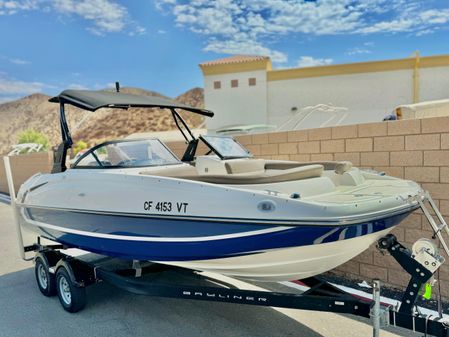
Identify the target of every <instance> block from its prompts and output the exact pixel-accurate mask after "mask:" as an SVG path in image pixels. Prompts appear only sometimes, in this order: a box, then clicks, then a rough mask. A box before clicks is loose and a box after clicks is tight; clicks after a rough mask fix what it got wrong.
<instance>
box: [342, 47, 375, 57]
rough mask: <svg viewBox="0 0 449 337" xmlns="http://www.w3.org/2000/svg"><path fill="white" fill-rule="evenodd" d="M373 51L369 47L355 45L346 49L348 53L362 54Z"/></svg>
mask: <svg viewBox="0 0 449 337" xmlns="http://www.w3.org/2000/svg"><path fill="white" fill-rule="evenodd" d="M371 53H372V51H371V50H370V49H368V48H364V47H354V48H350V49H348V50H347V51H346V54H347V55H350V56H352V55H360V54H371Z"/></svg>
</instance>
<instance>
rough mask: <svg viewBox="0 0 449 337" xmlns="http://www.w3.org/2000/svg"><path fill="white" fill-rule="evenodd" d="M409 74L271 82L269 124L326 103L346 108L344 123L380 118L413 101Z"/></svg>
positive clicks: (371, 74) (279, 121)
mask: <svg viewBox="0 0 449 337" xmlns="http://www.w3.org/2000/svg"><path fill="white" fill-rule="evenodd" d="M412 76H413V71H411V70H396V71H383V72H372V73H360V74H351V75H336V76H323V77H309V78H298V79H289V80H280V81H270V82H268V115H269V119H268V123H270V124H274V125H280V124H281V123H282V122H283V121H285V120H287V119H288V118H290V117H291V116H292V112H291V108H292V107H297V108H298V110H300V109H302V108H304V107H306V106H313V105H317V104H329V103H331V104H333V105H335V106H339V107H346V108H348V111H349V113H350V117H348V118H347V119H346V121H345V122H344V123H345V124H347V123H349V122H350V123H351V124H357V123H368V122H373V121H381V120H382V118H383V117H384V116H385V115H387V114H389V113H391V112H392V111H393V109H394V107H395V106H397V105H399V104H405V103H412V102H413V96H412V95H413V89H412V84H413V80H412ZM444 82H446V83H447V84H449V79H445V80H444V81H442V82H440V83H444ZM447 97H449V95H447ZM206 106H207V105H206ZM318 125H319V124H318Z"/></svg>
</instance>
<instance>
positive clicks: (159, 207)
mask: <svg viewBox="0 0 449 337" xmlns="http://www.w3.org/2000/svg"><path fill="white" fill-rule="evenodd" d="M187 206H189V203H188V202H171V201H145V202H144V203H143V209H144V210H145V211H156V212H160V213H173V212H174V213H186V212H187Z"/></svg>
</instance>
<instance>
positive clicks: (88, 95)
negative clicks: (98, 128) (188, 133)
mask: <svg viewBox="0 0 449 337" xmlns="http://www.w3.org/2000/svg"><path fill="white" fill-rule="evenodd" d="M49 101H50V102H52V103H66V104H71V105H74V106H76V107H78V108H81V109H85V110H89V111H95V110H97V109H100V108H122V109H127V108H132V107H138V108H166V109H176V108H179V109H183V110H187V111H190V112H193V113H197V114H200V115H203V116H208V117H213V115H214V113H213V112H212V111H209V110H205V109H200V108H194V107H191V106H188V105H184V104H181V103H176V102H173V101H171V100H168V99H165V98H162V97H156V96H138V95H132V94H125V93H121V92H113V91H91V90H64V91H63V92H61V93H60V94H59V95H58V96H55V97H52V98H50V99H49Z"/></svg>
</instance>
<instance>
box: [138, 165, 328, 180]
mask: <svg viewBox="0 0 449 337" xmlns="http://www.w3.org/2000/svg"><path fill="white" fill-rule="evenodd" d="M192 169H193V170H192ZM323 169H324V168H323V165H303V166H300V167H295V168H290V169H285V170H264V171H257V172H245V173H235V174H234V173H231V174H223V175H210V174H208V175H199V174H198V173H197V172H196V170H195V168H194V167H191V168H189V167H187V166H185V167H177V168H174V169H172V170H170V169H165V170H161V171H159V172H151V171H150V172H148V171H146V172H145V171H144V172H141V174H148V175H156V176H165V177H173V178H180V179H188V180H195V181H204V182H208V183H214V184H227V185H249V184H268V183H278V182H284V181H294V180H301V179H308V178H315V177H320V176H321V175H322V173H323Z"/></svg>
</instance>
